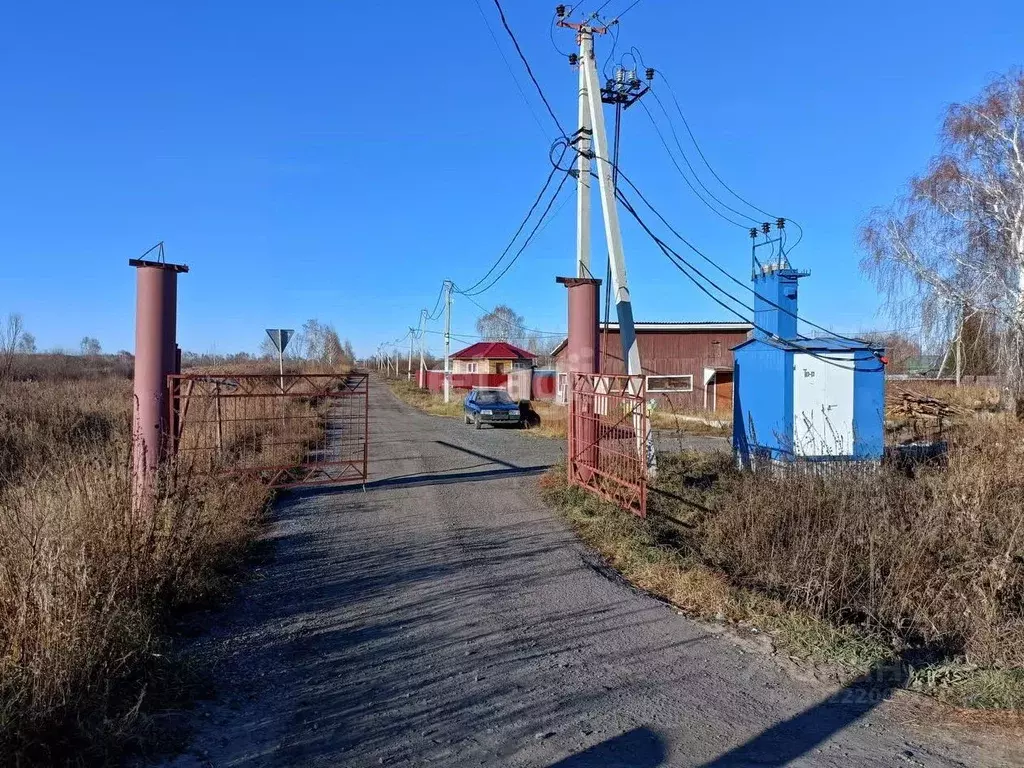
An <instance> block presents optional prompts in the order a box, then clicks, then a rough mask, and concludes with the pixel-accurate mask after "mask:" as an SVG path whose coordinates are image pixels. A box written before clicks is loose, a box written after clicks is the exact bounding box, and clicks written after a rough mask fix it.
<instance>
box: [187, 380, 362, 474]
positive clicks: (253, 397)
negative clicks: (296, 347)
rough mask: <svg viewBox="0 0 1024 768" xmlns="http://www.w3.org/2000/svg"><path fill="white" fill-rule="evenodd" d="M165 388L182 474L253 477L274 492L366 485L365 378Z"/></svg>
mask: <svg viewBox="0 0 1024 768" xmlns="http://www.w3.org/2000/svg"><path fill="white" fill-rule="evenodd" d="M168 386H169V388H170V393H169V394H170V398H169V400H170V408H171V414H170V423H171V425H172V438H171V441H172V450H173V452H174V454H175V456H176V462H177V466H178V468H179V470H180V471H190V472H201V473H209V474H254V475H258V476H260V477H261V478H263V480H264V481H266V482H267V483H268V484H269V485H270V486H271V487H274V488H288V487H295V486H306V485H321V484H324V483H336V482H345V481H352V480H365V479H366V476H367V459H368V432H369V376H368V375H367V374H365V373H349V374H301V373H300V374H289V373H286V374H284V375H283V376H281V375H278V374H242V375H234V374H183V375H176V376H171V377H169V379H168Z"/></svg>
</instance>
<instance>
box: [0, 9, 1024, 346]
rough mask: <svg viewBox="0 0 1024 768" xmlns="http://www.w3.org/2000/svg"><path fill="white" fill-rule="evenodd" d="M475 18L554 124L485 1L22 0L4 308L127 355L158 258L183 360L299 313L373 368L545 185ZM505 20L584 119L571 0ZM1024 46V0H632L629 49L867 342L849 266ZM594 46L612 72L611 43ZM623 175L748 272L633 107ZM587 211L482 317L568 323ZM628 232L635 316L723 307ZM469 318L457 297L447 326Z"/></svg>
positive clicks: (510, 92)
mask: <svg viewBox="0 0 1024 768" xmlns="http://www.w3.org/2000/svg"><path fill="white" fill-rule="evenodd" d="M599 4H600V3H592V4H591V5H593V6H594V7H595V8H596V7H597V6H598V5H599ZM628 4H629V3H628V2H627V0H612V2H611V3H609V4H608V8H607V11H608V12H612V13H614V12H615V11H617V10H621V9H623V8H625V7H626V6H627V5H628ZM480 5H481V7H482V8H483V11H484V13H485V14H486V17H487V19H488V20H489V21H490V23H491V26H492V28H493V29H494V32H495V35H496V36H497V37H498V40H499V42H500V44H501V46H502V49H503V50H504V52H505V55H506V56H507V57H508V58H509V61H510V63H511V64H512V67H513V71H514V72H515V74H516V76H517V77H518V78H519V81H520V83H521V84H522V86H523V88H524V89H529V90H527V91H526V93H527V96H528V97H529V100H530V103H531V105H532V106H533V110H534V111H535V112H536V115H537V117H536V118H535V116H534V115H533V114H532V113H531V111H530V110H529V109H528V108H527V105H526V104H524V100H523V97H522V95H521V94H520V92H519V91H518V90H517V88H516V86H515V83H514V82H513V80H512V78H511V76H510V74H509V71H508V69H506V66H505V64H504V62H503V61H502V59H501V58H500V56H499V55H498V53H497V50H496V48H495V44H494V41H493V40H492V39H491V37H490V35H489V33H488V30H487V28H486V27H485V26H484V22H483V20H482V18H481V15H480V12H479V10H478V8H477V6H476V4H475V3H474V0H448V1H447V2H443V3H439V2H435V3H425V2H415V3H413V2H409V1H408V0H393V1H392V2H390V3H387V4H378V3H354V2H345V3H340V2H326V1H321V2H312V1H309V2H296V3H277V2H273V3H272V2H265V1H263V0H256V1H254V2H247V3H244V4H243V3H233V2H221V3H198V2H175V3H160V4H158V3H127V2H124V3H102V2H101V3H91V4H82V3H48V4H38V3H16V4H9V5H8V7H7V8H6V10H5V22H4V25H3V27H2V29H0V73H2V74H0V102H2V104H3V120H2V121H0V264H2V267H3V269H2V273H0V274H2V279H0V314H6V312H9V311H17V312H21V313H22V314H23V315H24V317H25V321H26V325H27V327H28V328H29V330H31V331H32V332H33V333H35V335H36V336H37V339H38V343H39V345H40V347H42V348H52V347H70V348H74V347H76V346H77V343H78V340H79V339H80V338H81V337H82V336H83V335H86V334H88V335H90V336H96V337H98V338H99V339H100V341H101V342H102V343H103V346H104V349H106V350H110V351H113V350H116V349H122V348H124V349H131V347H132V345H133V317H134V273H133V270H132V269H130V268H129V267H128V266H127V260H128V259H129V258H132V257H135V256H137V255H139V254H140V253H141V252H143V251H144V250H146V249H147V248H148V247H149V246H151V245H153V244H154V243H155V242H157V241H158V240H164V241H165V242H166V247H167V255H168V258H169V259H170V260H174V261H181V262H185V263H187V264H189V265H190V267H191V268H192V271H191V273H190V274H188V275H185V276H183V277H182V278H181V284H180V288H179V294H180V308H179V341H180V343H181V345H182V346H183V347H184V348H185V349H189V350H194V351H200V352H205V351H217V352H231V351H236V350H255V349H256V346H257V345H258V344H259V342H260V340H261V335H262V329H263V328H265V327H268V326H286V327H288V326H292V327H298V326H299V325H300V324H301V323H302V321H303V320H305V319H307V318H310V317H317V318H319V319H321V320H323V321H327V322H332V323H334V324H335V326H336V327H337V328H338V330H339V332H340V334H341V335H342V336H344V337H348V338H350V339H351V340H352V342H353V344H354V345H355V347H356V350H357V351H358V352H360V353H370V352H372V351H373V350H374V349H376V347H377V344H378V343H379V342H380V341H383V340H387V339H391V338H394V337H397V336H401V335H402V334H404V333H405V330H406V328H407V326H409V325H410V324H415V323H416V322H417V318H418V314H419V310H420V308H421V307H424V306H428V308H429V307H430V306H432V305H433V301H434V298H435V297H436V295H437V291H438V287H439V286H440V282H441V280H442V279H444V278H446V277H450V278H452V279H454V280H455V281H456V283H459V284H462V285H469V284H471V283H472V282H474V281H475V280H476V279H477V278H478V277H479V276H480V275H481V274H482V273H483V271H485V270H486V268H487V267H488V266H489V265H490V263H491V261H492V260H493V258H494V257H495V256H496V255H497V254H498V253H499V252H500V251H501V249H502V248H503V247H504V245H505V242H506V241H507V239H508V238H509V237H510V235H511V233H512V232H513V231H514V229H515V227H516V226H517V224H518V222H519V220H520V218H521V217H522V215H523V214H524V213H525V211H526V208H527V207H528V205H529V203H530V201H531V200H532V199H533V197H534V195H535V194H536V192H537V191H538V190H539V188H540V185H541V184H542V182H543V180H544V177H545V176H546V175H547V173H548V170H549V168H550V166H549V164H548V159H547V157H548V146H549V144H550V143H551V141H552V139H553V138H554V137H555V136H556V135H557V132H556V130H555V128H554V125H553V124H552V123H551V121H550V119H549V118H548V117H547V115H546V114H545V113H544V111H543V107H542V106H541V105H540V103H539V101H538V100H537V98H536V95H535V93H534V92H533V91H532V89H530V86H529V83H528V81H527V80H526V77H525V73H524V71H523V70H522V68H521V65H520V63H519V62H518V60H517V59H516V58H515V52H514V51H513V50H512V49H511V47H510V46H509V44H508V40H507V38H506V37H505V35H504V32H503V31H502V30H501V28H500V25H499V23H498V21H497V17H496V13H495V11H494V7H493V3H492V2H491V0H480ZM504 5H505V6H506V12H507V15H508V18H509V22H510V23H511V24H512V26H513V28H514V29H515V30H516V32H517V34H518V36H519V39H520V41H521V43H522V45H523V48H524V50H525V52H526V54H527V56H528V57H529V58H530V60H531V63H532V64H533V66H534V69H535V71H536V73H537V76H538V78H539V80H540V82H541V84H542V86H543V87H544V90H545V92H546V94H547V95H548V98H549V99H550V100H551V101H552V103H553V105H554V108H555V110H556V112H557V113H558V116H559V118H560V119H561V120H562V121H563V123H564V124H565V125H566V126H567V127H569V128H570V130H571V129H572V126H573V124H574V123H575V111H576V99H575V93H576V75H575V73H574V72H573V71H572V70H571V69H570V68H569V66H568V64H567V63H566V61H565V59H564V58H563V57H562V56H561V55H559V54H558V53H556V51H555V49H554V47H553V46H552V43H551V40H550V38H549V27H550V21H551V17H552V11H553V5H554V3H553V2H547V1H545V2H535V1H534V0H505V2H504ZM583 7H584V8H587V7H589V6H583ZM382 9H383V10H382ZM1022 28H1024V5H1022V4H1021V3H1019V2H1011V1H1010V0H993V2H990V3H988V4H986V6H985V7H984V8H983V9H981V12H979V13H973V12H969V11H968V10H967V9H965V7H964V5H963V4H962V3H954V2H951V1H950V0H946V1H945V2H943V1H941V0H940V1H938V2H929V3H925V2H901V3H894V2H891V1H890V2H884V3H883V2H877V1H876V0H866V1H865V2H861V3H858V4H857V5H856V8H854V7H853V6H850V5H839V6H835V5H831V4H823V3H820V2H813V3H812V2H789V3H783V4H780V5H775V6H771V8H770V9H769V8H768V7H767V6H765V5H764V4H763V3H755V2H743V1H738V2H735V3H732V4H730V5H728V6H723V5H721V4H714V3H682V2H674V1H670V0H642V1H641V2H640V4H639V5H637V6H636V7H635V8H634V9H633V10H631V11H630V12H629V13H628V14H626V15H625V16H624V18H623V20H622V22H621V25H620V38H619V43H618V50H619V51H623V50H627V49H628V48H629V47H630V46H631V45H635V46H637V47H638V48H639V49H640V50H641V52H642V54H643V57H644V60H645V61H646V62H647V64H649V65H650V66H653V67H655V68H656V69H658V70H660V71H662V72H664V74H665V75H667V77H668V78H669V82H670V83H671V85H672V88H673V89H674V92H675V94H676V95H677V97H678V98H679V100H680V102H681V104H682V107H683V109H684V111H685V112H686V114H687V117H688V118H689V120H690V122H691V125H692V127H693V129H694V130H695V132H696V134H697V136H698V138H699V139H700V141H701V144H702V148H703V149H704V152H705V154H706V155H707V156H708V158H709V159H710V160H711V162H712V164H713V165H714V166H715V168H716V170H717V171H718V172H719V174H720V175H721V176H722V177H723V178H724V179H725V180H726V181H728V182H729V183H730V185H731V186H733V187H734V188H735V189H736V190H737V191H739V192H740V193H741V194H743V195H744V196H745V197H746V198H748V199H749V200H751V201H753V202H755V203H757V204H758V205H759V206H761V207H762V208H765V209H766V210H769V211H772V212H778V213H780V214H781V215H784V216H791V217H793V218H795V219H797V220H799V221H800V222H801V223H802V224H803V226H804V229H805V230H806V235H805V238H804V241H803V243H802V244H801V246H800V247H799V248H798V249H797V250H796V251H795V252H794V253H793V257H792V258H793V261H794V263H795V265H797V266H800V267H802V268H806V269H810V270H811V271H812V277H811V278H809V279H808V280H806V281H804V282H803V283H802V295H801V314H803V315H805V316H806V317H808V318H810V319H812V320H814V321H815V322H818V323H821V324H823V325H828V326H833V327H835V328H836V329H837V330H863V329H867V328H871V327H877V326H884V325H886V320H885V318H882V317H879V315H878V309H879V301H878V297H877V295H876V292H875V291H874V289H873V288H872V287H871V285H870V284H869V283H868V282H867V281H866V280H865V279H864V278H863V277H862V276H861V274H860V272H859V269H858V266H857V263H858V259H859V253H858V249H857V228H858V225H859V223H860V222H861V220H862V219H863V217H864V216H865V214H866V213H867V212H868V211H869V210H870V209H871V208H872V207H873V206H875V205H880V204H886V203H888V202H889V201H890V200H892V198H893V197H894V196H895V195H896V193H897V192H898V191H899V190H900V188H901V187H902V185H903V184H904V183H905V181H906V179H907V178H908V177H909V176H910V175H911V174H913V173H915V172H918V171H919V170H921V169H922V168H923V167H924V165H925V163H926V162H927V160H928V158H929V157H930V156H931V155H932V154H933V153H934V151H935V150H936V134H937V130H938V128H939V124H940V121H941V117H942V114H943V110H944V108H945V106H946V105H947V104H948V103H949V102H951V101H957V100H964V99H968V98H971V97H972V96H973V95H974V94H975V93H976V92H977V91H978V90H979V89H980V88H981V87H982V86H983V85H984V84H985V83H986V82H987V80H989V79H990V78H991V76H993V75H994V74H997V73H1001V72H1004V71H1006V70H1007V69H1009V68H1011V67H1013V66H1019V65H1021V64H1022V63H1024V62H1022V61H1021V50H1020V45H1019V42H1020V29H1022ZM556 40H557V42H558V44H559V46H560V47H562V49H563V50H569V49H570V47H571V45H572V42H573V41H572V35H571V34H570V33H568V32H566V31H560V32H558V33H556ZM597 45H598V54H599V56H601V57H602V59H603V58H604V56H605V55H606V54H607V53H608V51H609V45H610V40H608V39H599V40H598V43H597ZM655 88H656V89H658V93H659V94H660V95H661V97H662V99H663V100H664V101H665V103H666V106H670V105H671V101H670V98H669V96H668V93H667V91H665V90H664V89H663V88H662V87H661V86H660V85H659V84H658V83H657V82H656V83H655ZM648 106H649V107H650V108H651V110H652V113H654V114H655V115H659V114H660V113H659V112H658V109H657V105H656V104H655V103H654V102H653V101H650V102H648ZM670 108H671V107H670ZM537 119H539V120H540V121H541V124H542V125H543V130H542V129H541V128H539V127H538V125H537V122H536V121H537ZM678 127H679V128H681V126H678ZM694 158H695V159H696V155H695V154H694ZM621 162H622V167H623V168H624V169H625V170H626V171H627V173H628V174H629V175H630V176H631V177H632V178H633V179H634V180H635V181H636V182H638V184H639V185H640V186H641V187H642V189H643V190H644V192H645V194H646V195H647V196H648V197H649V198H650V199H651V200H652V201H654V202H655V203H656V205H658V207H659V208H660V209H661V210H662V212H663V213H665V214H666V215H667V216H668V217H669V218H670V219H671V221H672V222H673V224H675V225H676V226H677V228H679V229H680V230H681V231H682V232H683V234H685V235H687V236H688V237H689V238H691V239H692V240H693V241H694V242H696V243H697V244H699V245H700V247H701V248H703V249H704V250H705V251H706V252H708V253H709V254H712V255H714V256H715V257H716V258H717V259H718V260H719V261H720V262H721V263H722V264H723V265H724V266H726V267H727V268H728V269H730V270H731V271H732V272H734V273H735V274H736V275H737V276H741V277H742V276H743V275H744V274H746V273H747V270H748V268H749V240H748V238H747V237H746V235H745V234H744V232H743V231H741V230H740V229H738V228H734V227H732V226H730V225H728V224H726V223H724V222H722V221H721V220H720V219H717V218H716V217H715V216H714V215H713V214H711V213H710V212H709V211H708V210H707V209H706V208H704V207H703V205H702V204H701V203H700V202H699V201H697V200H696V199H695V198H694V197H693V196H692V195H691V194H690V192H689V191H688V190H687V189H686V187H685V186H684V184H683V182H682V180H681V179H680V178H679V177H678V175H677V174H676V172H675V170H674V169H673V167H672V165H671V164H670V163H669V161H668V158H667V156H666V155H665V152H664V149H663V148H662V147H661V145H660V143H659V141H658V139H657V136H656V135H655V134H654V132H653V130H652V128H651V125H650V123H649V121H648V118H647V116H646V115H645V114H644V113H643V111H642V110H641V109H639V108H637V109H633V110H630V111H629V112H627V113H626V119H625V122H624V127H623V150H622V161H621ZM706 181H707V182H708V183H709V184H710V182H711V181H712V180H711V179H710V178H708V179H707V180H706ZM720 196H721V195H720ZM723 199H725V198H724V197H723ZM573 210H574V206H573V205H572V203H571V201H570V202H569V204H567V205H566V206H565V207H564V208H562V209H561V212H560V214H559V215H558V217H557V218H556V219H554V220H553V221H552V222H551V223H550V225H549V226H547V227H546V228H545V229H544V230H543V232H542V234H541V235H540V236H539V237H538V239H537V240H536V242H535V243H534V244H533V245H532V246H531V247H530V248H529V249H528V250H527V251H526V252H525V253H524V254H523V256H522V257H521V259H520V261H519V262H518V263H517V264H516V265H515V266H514V267H513V268H512V269H511V270H510V271H509V273H508V275H507V276H506V277H505V278H504V279H503V280H502V281H501V282H499V283H498V284H497V285H496V286H495V287H494V288H493V289H492V290H491V291H489V292H488V293H487V294H484V295H483V296H480V297H477V300H478V301H480V302H481V303H482V304H484V305H485V306H491V305H493V304H495V303H499V302H502V303H508V304H510V305H512V306H513V307H514V308H515V309H516V310H517V311H519V312H520V313H522V314H523V315H525V316H526V318H527V321H528V324H529V326H530V327H532V328H539V329H544V330H561V329H562V328H564V325H565V321H564V314H565V309H564V289H563V288H561V287H560V286H557V285H556V284H555V282H554V278H555V276H556V275H561V274H568V273H571V272H572V269H573V259H574V253H573V251H574V237H575V235H574V226H575V225H574V221H573ZM596 212H597V209H596V208H595V230H594V243H595V248H594V261H595V268H596V271H598V272H600V273H602V274H603V271H604V267H603V263H604V262H603V259H604V248H603V241H602V239H601V232H600V230H599V229H598V228H597V226H596V225H597V222H598V221H599V218H598V216H597V215H596ZM623 221H624V237H625V250H626V259H627V267H628V271H629V277H630V282H631V287H632V292H633V299H634V312H635V314H636V317H637V319H641V320H643V319H651V320H670V319H680V320H684V319H723V320H725V319H733V318H732V317H730V316H729V315H727V314H726V313H725V312H724V311H723V310H721V309H720V308H718V307H716V306H714V305H713V304H711V303H710V302H709V301H708V300H707V299H705V298H704V297H703V296H702V295H700V294H699V293H698V292H697V291H696V290H695V289H694V288H693V287H692V286H690V285H689V283H687V282H686V281H685V279H684V278H683V277H682V276H681V275H679V273H678V272H676V271H675V270H674V269H672V268H671V267H670V266H669V265H668V263H667V262H666V261H665V259H664V257H663V256H662V255H661V254H660V253H659V252H658V251H657V250H656V249H655V248H654V246H653V245H652V244H651V243H650V242H649V241H648V240H647V239H646V237H645V236H643V234H642V233H641V232H639V231H638V229H637V228H636V227H635V226H630V223H627V222H626V219H625V218H624V220H623ZM479 314H480V312H479V310H478V309H477V308H476V307H475V306H473V305H472V304H470V303H469V302H468V301H466V300H465V299H460V300H458V301H457V303H456V306H455V313H454V323H453V326H454V329H455V331H456V332H472V328H473V324H474V321H475V319H476V317H477V316H478V315H479ZM433 327H434V328H435V329H438V328H439V327H440V326H439V324H435V325H434V326H433ZM430 338H431V341H432V344H433V346H434V347H435V348H438V347H439V339H440V337H439V336H437V335H433V336H431V337H430Z"/></svg>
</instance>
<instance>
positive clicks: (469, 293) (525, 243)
mask: <svg viewBox="0 0 1024 768" xmlns="http://www.w3.org/2000/svg"><path fill="white" fill-rule="evenodd" d="M556 167H557V166H556ZM569 176H570V174H569V173H564V174H563V175H562V180H561V181H560V182H558V188H557V189H555V193H554V194H553V195H552V196H551V198H550V199H549V200H548V204H547V206H546V207H545V208H544V211H543V212H542V213H541V215H540V218H539V219H537V223H536V224H535V225H534V227H533V230H532V231H531V232H530V234H529V235H527V237H526V240H525V241H523V244H522V246H521V247H520V248H519V250H518V251H517V252H516V254H515V256H513V257H512V258H511V259H510V260H509V262H508V263H507V264H506V265H505V268H504V269H502V270H501V272H499V273H498V274H497V275H496V276H495V277H494V279H492V280H491V281H490V282H489V283H488V284H487V285H485V286H484V287H483V288H478V289H476V288H475V286H474V288H471V289H467V290H465V291H461V293H462V295H463V296H479V295H480V294H481V293H484V292H485V291H488V290H490V289H491V288H492V287H493V286H494V284H495V283H497V282H498V281H499V280H501V278H502V277H504V276H505V275H506V274H507V273H508V271H509V270H510V269H511V268H512V265H513V264H515V263H516V261H517V260H518V259H519V257H520V256H522V254H523V251H525V250H526V248H527V246H529V245H530V242H531V241H532V240H533V238H534V236H535V235H536V234H537V232H538V231H539V230H540V228H541V224H543V223H544V220H545V219H546V218H547V216H548V213H550V212H551V206H552V205H553V204H554V202H555V200H557V199H558V195H559V193H561V191H562V187H564V186H565V181H566V179H568V178H569ZM480 282H481V281H479V280H478V281H477V283H476V285H479V284H480Z"/></svg>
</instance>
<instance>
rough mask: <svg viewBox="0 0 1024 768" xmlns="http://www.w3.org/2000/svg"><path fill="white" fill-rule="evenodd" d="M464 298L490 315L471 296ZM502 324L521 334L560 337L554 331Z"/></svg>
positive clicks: (510, 323)
mask: <svg viewBox="0 0 1024 768" xmlns="http://www.w3.org/2000/svg"><path fill="white" fill-rule="evenodd" d="M457 293H459V294H460V295H462V296H466V294H464V293H462V291H457ZM466 298H467V299H469V300H470V302H472V303H473V304H475V305H476V307H477V308H478V309H480V310H481V311H482V312H486V313H487V314H490V313H491V311H492V310H490V309H488V308H487V307H485V306H484V305H483V304H481V303H480V302H478V301H477V300H476V299H474V298H473V297H472V296H466ZM504 323H505V325H506V326H507V327H509V328H515V329H516V330H520V331H522V332H523V333H535V334H539V335H541V336H559V335H561V334H559V333H558V332H556V331H541V330H538V329H537V328H520V327H519V326H517V325H513V324H512V322H511V321H510V320H504Z"/></svg>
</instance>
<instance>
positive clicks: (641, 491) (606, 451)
mask: <svg viewBox="0 0 1024 768" xmlns="http://www.w3.org/2000/svg"><path fill="white" fill-rule="evenodd" d="M570 378H571V393H570V396H569V460H568V465H569V482H570V483H571V484H573V485H577V486H580V487H581V488H585V489H586V490H588V491H591V492H592V493H596V494H597V495H599V496H601V497H602V498H605V499H607V500H609V501H611V502H613V503H615V504H617V505H618V506H619V507H621V508H622V509H624V510H626V511H629V512H633V513H634V514H636V515H639V516H640V517H646V516H647V448H646V438H647V434H648V431H649V430H648V421H647V419H648V417H647V404H646V392H645V388H644V377H643V376H608V375H599V374H586V373H572V374H570Z"/></svg>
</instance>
